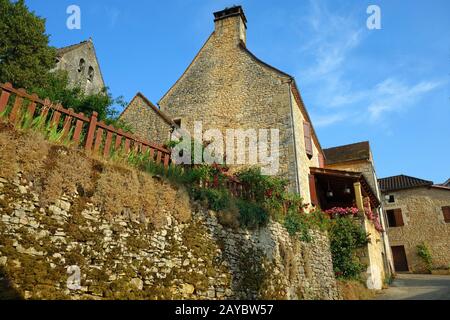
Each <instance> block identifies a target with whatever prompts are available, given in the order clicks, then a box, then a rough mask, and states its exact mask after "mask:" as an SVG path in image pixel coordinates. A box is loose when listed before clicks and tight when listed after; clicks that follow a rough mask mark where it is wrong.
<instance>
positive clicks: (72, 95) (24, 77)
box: [0, 0, 131, 131]
mask: <svg viewBox="0 0 450 320" xmlns="http://www.w3.org/2000/svg"><path fill="white" fill-rule="evenodd" d="M0 34H1V36H0V82H1V83H4V82H11V83H12V84H13V86H14V87H16V88H18V87H19V88H25V89H26V90H28V91H31V92H34V93H36V94H37V95H38V96H39V97H41V98H49V99H50V100H51V101H52V102H53V103H61V104H62V105H63V106H64V107H65V108H72V109H74V110H75V111H76V112H83V113H84V114H85V115H87V116H90V115H91V114H92V112H94V111H96V112H97V113H98V119H99V120H103V121H105V122H106V123H107V124H113V125H114V126H116V127H121V128H122V129H124V130H125V131H131V128H130V127H129V126H127V125H126V124H124V123H123V122H120V121H119V120H118V119H117V117H118V111H117V109H115V108H114V105H120V106H122V107H123V106H124V105H125V102H124V101H123V99H122V97H119V98H113V97H112V96H111V94H110V93H109V92H108V89H107V88H105V89H104V90H103V92H100V93H98V94H92V95H86V94H85V92H84V91H83V90H82V89H81V88H80V87H74V86H69V80H68V76H67V73H66V72H64V71H56V72H53V69H54V68H55V63H56V49H55V48H53V47H50V46H49V36H48V35H47V34H46V33H45V19H43V18H40V17H38V16H36V15H35V13H34V12H30V11H29V9H28V7H27V6H26V5H25V3H24V0H19V1H17V2H11V1H10V0H0Z"/></svg>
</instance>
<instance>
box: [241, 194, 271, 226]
mask: <svg viewBox="0 0 450 320" xmlns="http://www.w3.org/2000/svg"><path fill="white" fill-rule="evenodd" d="M236 204H237V207H238V208H239V222H240V224H241V226H244V227H246V228H248V229H256V228H259V227H263V226H265V225H266V224H267V222H268V221H269V215H268V214H267V212H266V210H264V209H263V208H262V207H261V206H259V205H258V204H256V203H253V202H248V201H245V200H238V201H237V203H236Z"/></svg>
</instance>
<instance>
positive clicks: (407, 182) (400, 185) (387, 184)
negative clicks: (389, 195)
mask: <svg viewBox="0 0 450 320" xmlns="http://www.w3.org/2000/svg"><path fill="white" fill-rule="evenodd" d="M378 183H379V185H380V189H381V191H382V192H385V191H393V190H401V189H410V188H416V187H426V186H432V185H433V181H428V180H422V179H419V178H414V177H410V176H405V175H399V176H394V177H387V178H382V179H378Z"/></svg>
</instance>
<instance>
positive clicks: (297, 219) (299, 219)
mask: <svg viewBox="0 0 450 320" xmlns="http://www.w3.org/2000/svg"><path fill="white" fill-rule="evenodd" d="M283 225H284V227H285V228H286V230H287V231H288V232H289V234H290V235H291V236H295V235H297V234H298V233H300V239H301V240H302V241H305V242H310V241H311V235H310V233H309V230H310V227H311V226H310V225H309V224H308V221H307V218H306V215H305V214H304V213H303V214H300V213H298V212H296V211H294V210H289V211H288V214H287V215H286V217H285V218H284V223H283Z"/></svg>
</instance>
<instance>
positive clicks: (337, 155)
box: [323, 141, 370, 164]
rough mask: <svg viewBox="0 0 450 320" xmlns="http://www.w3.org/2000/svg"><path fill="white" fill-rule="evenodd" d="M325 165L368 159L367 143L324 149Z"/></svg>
mask: <svg viewBox="0 0 450 320" xmlns="http://www.w3.org/2000/svg"><path fill="white" fill-rule="evenodd" d="M323 152H324V153H325V159H326V163H327V164H335V163H341V162H347V161H357V160H368V159H370V144H369V141H362V142H357V143H352V144H347V145H344V146H338V147H333V148H327V149H324V150H323Z"/></svg>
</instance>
